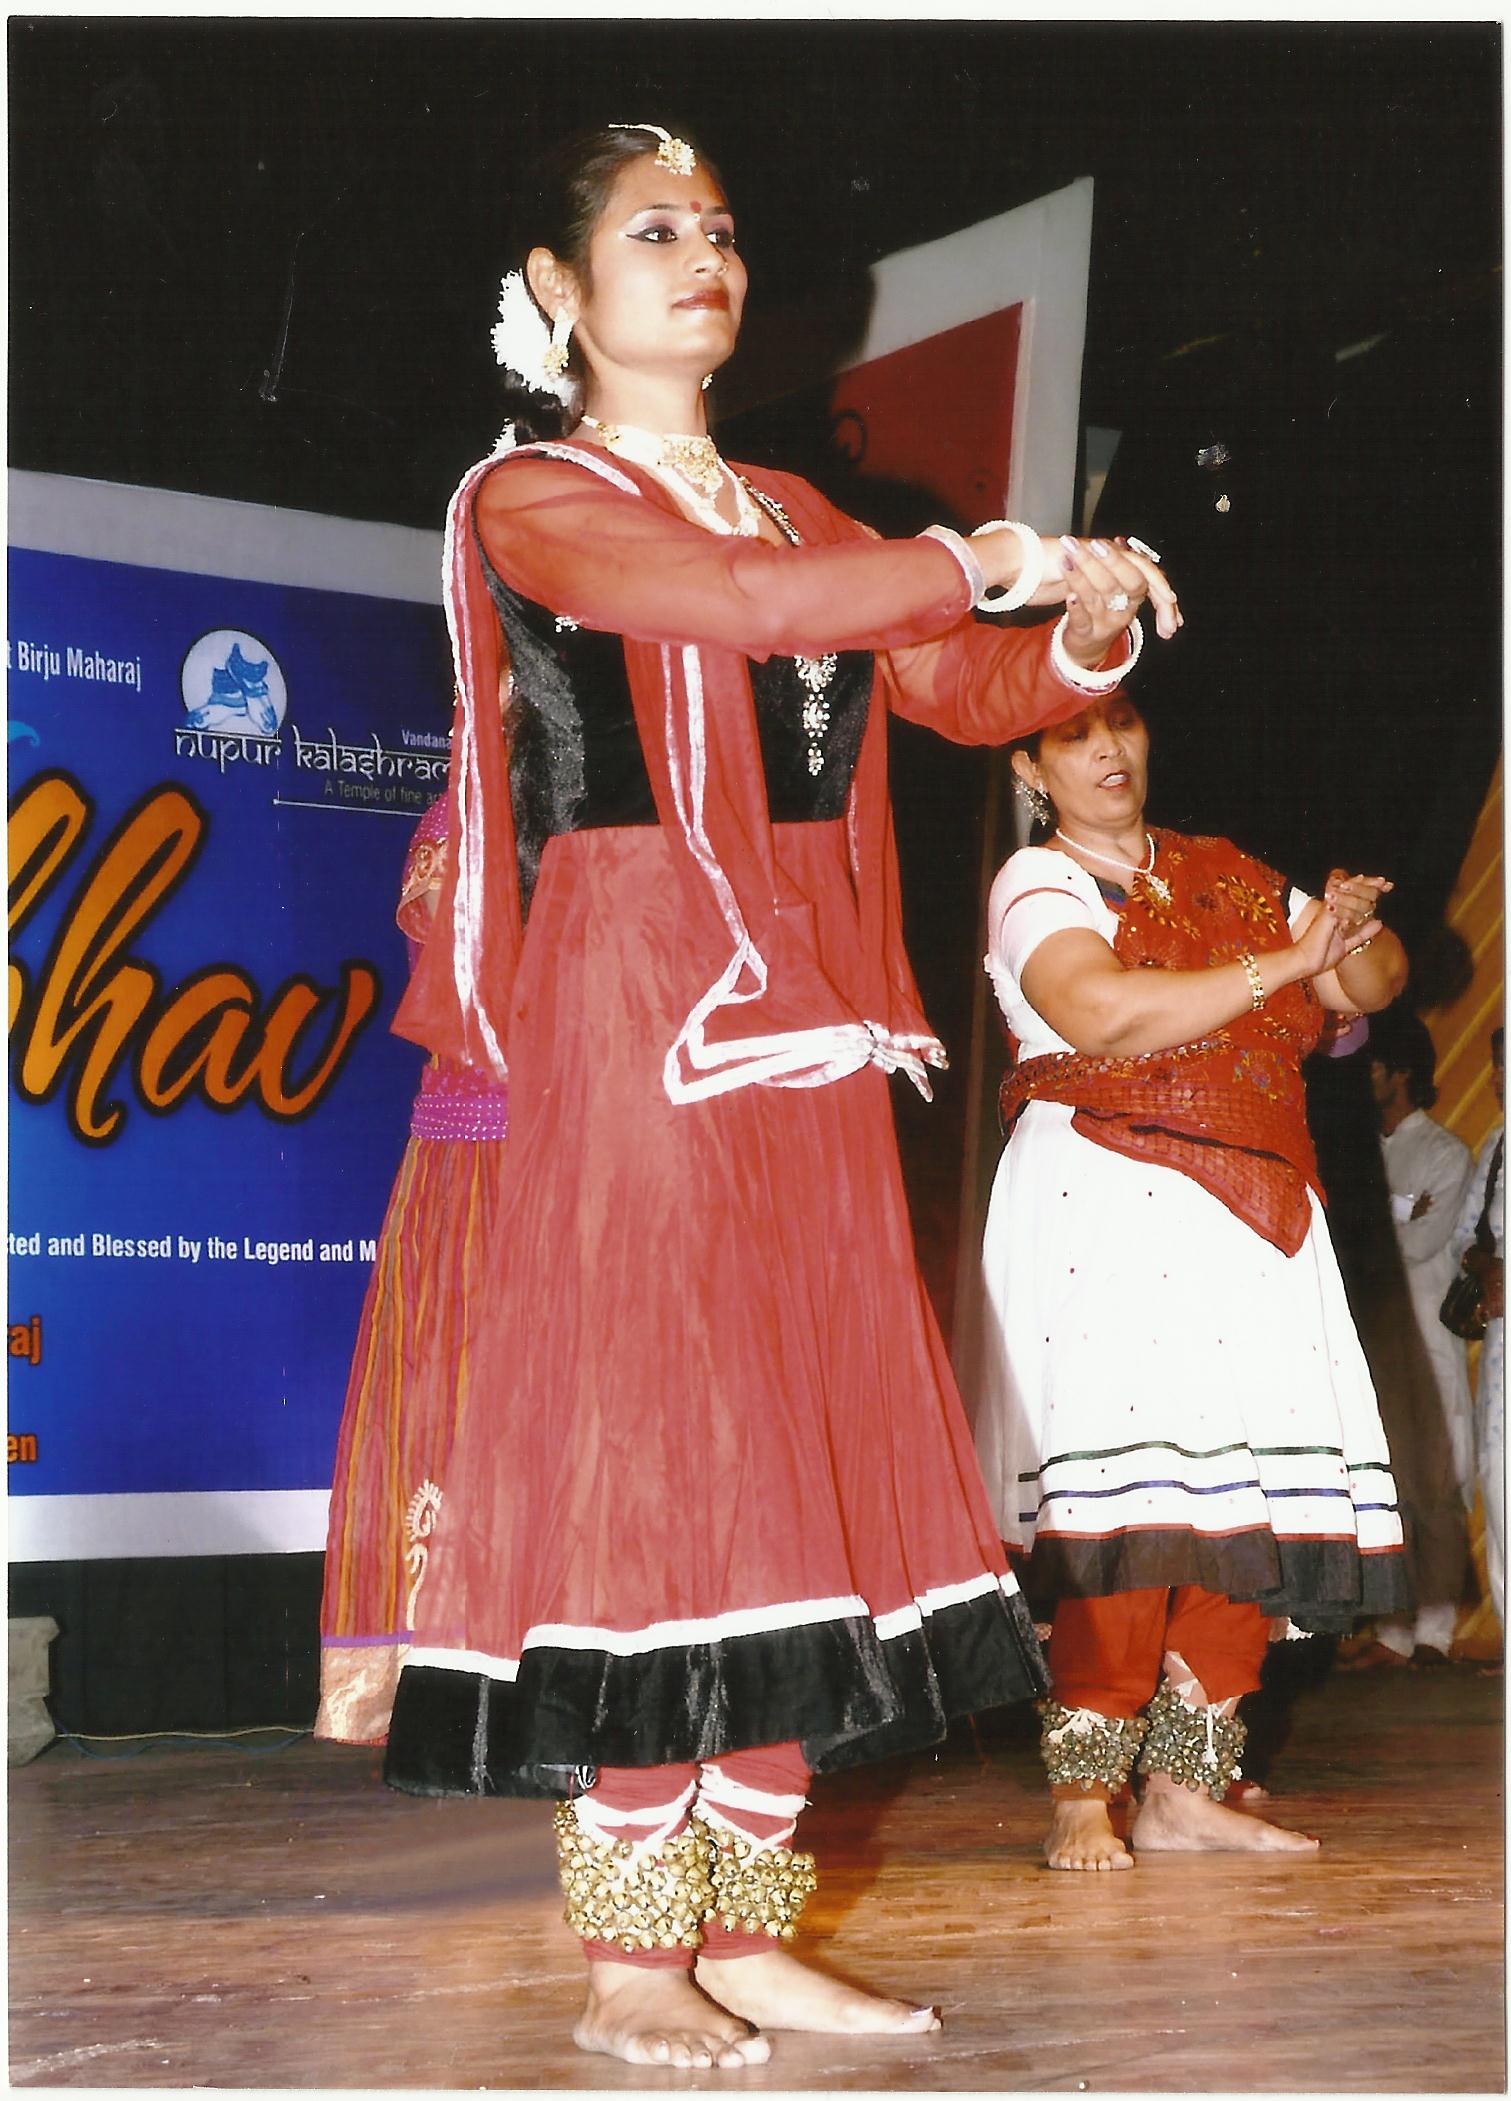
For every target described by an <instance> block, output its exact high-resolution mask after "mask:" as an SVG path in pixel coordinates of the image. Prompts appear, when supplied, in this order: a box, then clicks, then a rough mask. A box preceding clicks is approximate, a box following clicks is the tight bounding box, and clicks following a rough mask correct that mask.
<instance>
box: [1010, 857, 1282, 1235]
mask: <svg viewBox="0 0 1511 2101" xmlns="http://www.w3.org/2000/svg"><path fill="white" fill-rule="evenodd" d="M1157 836H1158V841H1159V863H1158V872H1159V874H1160V875H1161V876H1162V877H1163V878H1164V880H1165V881H1166V882H1167V883H1168V884H1169V886H1170V892H1171V896H1170V902H1169V903H1168V904H1164V903H1162V902H1161V901H1160V899H1159V898H1158V897H1157V896H1155V894H1154V893H1153V892H1152V891H1151V890H1150V888H1149V886H1148V885H1147V884H1146V883H1136V884H1135V886H1134V893H1133V895H1131V896H1130V897H1129V900H1128V903H1127V906H1126V907H1125V909H1124V911H1123V913H1122V917H1121V923H1120V925H1119V928H1118V934H1117V939H1116V941H1115V942H1114V944H1113V948H1114V952H1115V954H1116V955H1117V957H1118V960H1119V961H1120V962H1121V963H1123V964H1125V965H1126V966H1127V967H1129V968H1130V969H1140V968H1141V969H1154V970H1199V969H1202V968H1204V967H1206V966H1209V965H1212V964H1217V963H1228V962H1233V961H1236V960H1237V958H1238V957H1239V956H1240V955H1242V954H1243V952H1244V951H1245V950H1246V949H1251V950H1254V951H1256V952H1257V951H1260V950H1264V949H1273V948H1279V947H1281V946H1282V945H1283V943H1284V941H1285V940H1286V939H1287V938H1288V921H1287V913H1286V885H1285V883H1284V881H1283V879H1282V878H1281V877H1280V876H1279V875H1277V874H1276V873H1275V871H1274V870H1273V869H1271V868H1266V867H1265V866H1264V864H1263V863H1262V862H1260V861H1256V860H1253V859H1252V858H1251V857H1250V856H1249V855H1248V854H1245V853H1242V852H1240V851H1239V849H1238V848H1237V847H1236V846H1234V845H1232V844H1231V843H1230V842H1229V841H1228V840H1226V839H1195V838H1186V837H1184V836H1182V834H1180V833H1179V832H1160V833H1159V834H1158V835H1157ZM1322 1022H1323V1013H1322V1008H1321V1006H1320V1005H1319V1003H1318V1000H1317V995H1316V993H1315V992H1314V990H1313V989H1312V986H1311V984H1310V983H1309V982H1307V981H1305V980H1303V982H1302V983H1301V984H1299V985H1288V986H1286V987H1285V988H1284V990H1283V991H1280V992H1278V993H1275V994H1274V995H1273V996H1272V997H1271V998H1270V999H1268V1000H1266V1001H1265V1004H1264V1006H1263V1007H1261V1008H1260V1009H1259V1010H1258V1011H1257V1012H1256V1013H1253V1014H1245V1015H1243V1016H1242V1017H1241V1019H1239V1020H1237V1021H1233V1022H1230V1023H1229V1024H1228V1026H1227V1027H1226V1028H1223V1029H1219V1030H1217V1031H1216V1032H1215V1033H1214V1034H1213V1035H1211V1036H1209V1037H1204V1038H1202V1039H1201V1040H1200V1041H1198V1042H1195V1043H1186V1044H1180V1045H1178V1046H1177V1047H1176V1048H1175V1049H1173V1050H1165V1051H1149V1052H1145V1053H1143V1054H1142V1055H1140V1056H1137V1057H1130V1058H1097V1057H1092V1056H1090V1055H1088V1054H1087V1053H1084V1052H1081V1051H1068V1052H1058V1053H1050V1054H1048V1055H1045V1056H1042V1057H1036V1058H1028V1059H1025V1060H1024V1062H1023V1063H1022V1064H1020V1065H1018V1066H1016V1067H1015V1068H1014V1069H1013V1070H1012V1071H1011V1072H1009V1073H1008V1075H1007V1077H1006V1078H1005V1079H1004V1081H1003V1083H1002V1093H1001V1107H1002V1121H1003V1127H1004V1129H1006V1130H1007V1131H1008V1132H1009V1133H1011V1128H1012V1125H1013V1124H1014V1123H1015V1122H1016V1120H1017V1118H1018V1116H1019V1114H1020V1113H1021V1112H1022V1110H1023V1108H1024V1106H1025V1104H1026V1103H1028V1102H1030V1101H1052V1102H1064V1103H1067V1104H1069V1105H1070V1106H1071V1107H1073V1108H1074V1110H1075V1112H1076V1113H1075V1117H1074V1126H1075V1128H1076V1130H1078V1131H1080V1132H1081V1133H1082V1134H1083V1135H1084V1136H1085V1137H1087V1138H1090V1139H1092V1140H1094V1141H1095V1143H1096V1144H1098V1145H1105V1146H1107V1147H1108V1148H1109V1150H1110V1151H1112V1152H1116V1153H1126V1154H1127V1155H1129V1156H1130V1157H1131V1158H1134V1159H1141V1160H1157V1161H1159V1162H1160V1163H1161V1164H1162V1165H1163V1166H1166V1167H1173V1168H1175V1169H1176V1170H1177V1171H1178V1172H1179V1173H1181V1174H1185V1175H1189V1176H1190V1177H1191V1179H1192V1180H1193V1181H1195V1182H1200V1183H1201V1185H1202V1187H1203V1188H1204V1189H1207V1190H1210V1191H1211V1193H1212V1195H1214V1196H1215V1197H1217V1198H1218V1199H1219V1200H1220V1201H1221V1202H1222V1203H1224V1204H1226V1205H1227V1207H1228V1209H1229V1210H1230V1211H1231V1212H1232V1213H1233V1214H1234V1216H1235V1217H1236V1218H1241V1219H1242V1220H1243V1222H1244V1224H1245V1225H1247V1226H1251V1227H1252V1228H1253V1230H1254V1231H1255V1232H1256V1233H1259V1234H1261V1235H1262V1236H1263V1238H1264V1239H1266V1240H1269V1241H1272V1242H1273V1243H1274V1245H1275V1246H1276V1247H1278V1248H1280V1249H1281V1250H1282V1252H1283V1253H1285V1254H1287V1255H1294V1254H1295V1253H1296V1251H1297V1250H1298V1249H1299V1248H1300V1246H1301V1244H1302V1242H1303V1241H1304V1240H1305V1238H1306V1235H1307V1232H1308V1229H1309V1227H1310V1224H1311V1206H1310V1204H1309V1202H1308V1199H1307V1190H1308V1188H1311V1189H1314V1190H1316V1192H1317V1194H1318V1196H1319V1197H1320V1196H1321V1195H1322V1193H1323V1192H1322V1187H1321V1182H1320V1179H1319V1177H1318V1173H1317V1156H1316V1153H1315V1151H1314V1149H1313V1146H1312V1138H1311V1132H1310V1130H1309V1129H1308V1127H1307V1121H1306V1096H1305V1090H1304V1087H1303V1084H1302V1079H1301V1061H1302V1059H1303V1058H1305V1056H1306V1055H1307V1053H1308V1052H1309V1051H1310V1050H1312V1049H1313V1048H1314V1047H1315V1045H1316V1043H1317V1040H1318V1038H1319V1036H1320V1035H1321V1032H1322Z"/></svg>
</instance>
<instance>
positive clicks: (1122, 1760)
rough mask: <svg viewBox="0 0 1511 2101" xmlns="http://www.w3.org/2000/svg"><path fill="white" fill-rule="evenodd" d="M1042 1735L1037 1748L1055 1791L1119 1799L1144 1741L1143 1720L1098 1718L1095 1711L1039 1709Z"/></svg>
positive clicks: (1050, 1703)
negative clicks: (1095, 1791)
mask: <svg viewBox="0 0 1511 2101" xmlns="http://www.w3.org/2000/svg"><path fill="white" fill-rule="evenodd" d="M1039 1715H1040V1719H1041V1721H1042V1723H1043V1734H1042V1736H1041V1738H1040V1743H1039V1748H1040V1751H1041V1753H1042V1755H1043V1758H1044V1769H1045V1771H1046V1772H1047V1773H1048V1775H1049V1781H1050V1785H1051V1786H1052V1787H1076V1786H1079V1787H1084V1788H1085V1789H1086V1791H1087V1792H1088V1793H1090V1791H1091V1789H1092V1788H1094V1787H1105V1788H1106V1789H1107V1790H1108V1793H1109V1794H1113V1795H1115V1794H1117V1793H1118V1792H1119V1791H1120V1790H1121V1789H1122V1788H1124V1787H1126V1786H1127V1784H1128V1775H1129V1774H1130V1773H1131V1772H1132V1770H1133V1761H1134V1758H1135V1757H1136V1756H1137V1753H1138V1747H1139V1745H1140V1744H1141V1743H1142V1742H1143V1740H1144V1727H1145V1724H1144V1719H1143V1717H1142V1715H1132V1716H1129V1717H1126V1718H1125V1717H1123V1716H1121V1715H1116V1714H1098V1713H1097V1712H1096V1710H1095V1709H1094V1708H1091V1707H1062V1706H1061V1705H1060V1703H1059V1701H1058V1700H1043V1701H1041V1702H1040V1704H1039Z"/></svg>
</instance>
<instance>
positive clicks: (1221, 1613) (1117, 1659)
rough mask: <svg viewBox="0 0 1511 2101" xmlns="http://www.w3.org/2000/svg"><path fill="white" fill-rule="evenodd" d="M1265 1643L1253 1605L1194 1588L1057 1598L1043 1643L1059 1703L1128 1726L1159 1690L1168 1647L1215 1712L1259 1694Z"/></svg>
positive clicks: (1258, 1613)
mask: <svg viewBox="0 0 1511 2101" xmlns="http://www.w3.org/2000/svg"><path fill="white" fill-rule="evenodd" d="M1268 1641H1269V1631H1268V1625H1267V1622H1266V1620H1265V1616H1264V1614H1263V1613H1262V1612H1261V1611H1260V1609H1259V1607H1258V1606H1257V1605H1254V1604H1240V1603H1238V1602H1236V1601H1235V1600H1234V1599H1232V1598H1225V1597H1221V1596H1219V1595H1218V1593H1217V1592H1215V1591H1211V1590H1200V1589H1198V1588H1197V1586H1196V1585H1195V1584H1194V1583H1186V1584H1182V1585H1181V1586H1180V1587H1179V1588H1178V1589H1176V1590H1124V1591H1119V1592H1117V1593H1116V1595H1114V1596H1112V1597H1108V1598H1062V1599H1061V1601H1060V1603H1059V1604H1058V1605H1057V1606H1056V1607H1055V1618H1054V1631H1053V1632H1052V1633H1051V1635H1050V1638H1049V1671H1050V1676H1051V1677H1052V1678H1053V1680H1054V1696H1055V1698H1056V1699H1057V1700H1059V1701H1060V1702H1061V1703H1062V1705H1064V1706H1066V1707H1090V1708H1091V1709H1092V1710H1093V1711H1094V1712H1095V1713H1097V1714H1107V1715H1116V1716H1118V1717H1119V1718H1121V1719H1123V1720H1127V1719H1130V1718H1131V1717H1132V1716H1133V1715H1136V1714H1138V1713H1140V1712H1141V1711H1142V1710H1143V1709H1144V1708H1145V1707H1147V1706H1148V1704H1149V1702H1150V1701H1151V1700H1152V1699H1153V1697H1154V1695H1155V1693H1156V1692H1157V1691H1158V1689H1159V1681H1160V1667H1161V1664H1162V1662H1163V1659H1164V1655H1165V1651H1166V1650H1167V1649H1174V1650H1175V1651H1176V1653H1177V1654H1178V1655H1181V1656H1183V1657H1184V1658H1185V1660H1186V1662H1187V1663H1188V1664H1189V1665H1190V1666H1191V1669H1192V1671H1193V1672H1194V1673H1195V1675H1196V1678H1197V1680H1198V1682H1199V1683H1200V1685H1201V1689H1202V1692H1203V1693H1204V1694H1205V1695H1206V1698H1207V1699H1208V1701H1209V1702H1210V1703H1211V1704H1212V1705H1213V1706H1214V1707H1216V1706H1218V1705H1220V1704H1221V1702H1222V1701H1224V1700H1233V1699H1237V1698H1238V1697H1239V1696H1240V1695H1241V1694H1243V1693H1246V1692H1254V1691H1256V1690H1257V1689H1258V1685H1259V1671H1260V1666H1261V1665H1262V1664H1263V1662H1264V1652H1265V1649H1266V1647H1267V1646H1268Z"/></svg>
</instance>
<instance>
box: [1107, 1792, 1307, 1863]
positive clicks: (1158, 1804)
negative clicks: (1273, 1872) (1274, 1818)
mask: <svg viewBox="0 0 1511 2101" xmlns="http://www.w3.org/2000/svg"><path fill="white" fill-rule="evenodd" d="M1128 1835H1129V1838H1130V1839H1131V1840H1132V1842H1133V1848H1134V1851H1135V1852H1136V1853H1315V1852H1316V1851H1317V1845H1318V1842H1317V1840H1316V1839H1314V1838H1308V1837H1307V1835H1306V1833H1305V1832H1304V1831H1287V1830H1285V1829H1284V1828H1283V1827H1282V1826H1281V1825H1279V1824H1269V1823H1266V1822H1265V1820H1264V1818H1263V1817H1260V1816H1255V1815H1254V1813H1253V1812H1252V1810H1242V1809H1229V1808H1227V1807H1226V1806H1225V1805H1224V1804H1223V1803H1221V1802H1214V1801H1213V1800H1212V1797H1211V1796H1210V1795H1208V1794H1196V1793H1195V1792H1194V1791H1193V1790H1192V1789H1191V1788H1189V1787H1182V1786H1181V1785H1180V1784H1179V1782H1178V1781H1175V1780H1172V1779H1171V1777H1170V1775H1169V1774H1168V1773H1151V1774H1150V1775H1149V1785H1148V1787H1147V1788H1146V1789H1145V1791H1144V1799H1143V1801H1142V1802H1141V1803H1140V1805H1139V1808H1138V1812H1137V1814H1136V1815H1135V1817H1134V1819H1133V1825H1132V1828H1131V1830H1130V1831H1129V1834H1128Z"/></svg>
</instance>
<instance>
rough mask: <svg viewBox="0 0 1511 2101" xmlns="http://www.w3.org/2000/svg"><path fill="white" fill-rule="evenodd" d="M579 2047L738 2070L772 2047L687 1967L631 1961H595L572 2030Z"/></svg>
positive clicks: (627, 2058)
mask: <svg viewBox="0 0 1511 2101" xmlns="http://www.w3.org/2000/svg"><path fill="white" fill-rule="evenodd" d="M572 2040H573V2042H574V2043H576V2045H577V2047H578V2049H579V2050H595V2051H597V2052H598V2054H599V2055H600V2056H602V2057H621V2058H623V2060H624V2062H625V2063H626V2064H629V2065H675V2066H677V2067H678V2068H679V2069H686V2070H693V2071H708V2070H714V2069H716V2070H718V2071H721V2072H731V2071H737V2070H738V2069H739V2068H740V2066H742V2065H763V2064H765V2062H766V2060H767V2059H768V2058H769V2057H770V2055H771V2045H770V2043H769V2042H768V2041H767V2040H766V2038H765V2036H764V2035H752V2034H751V2033H750V2030H749V2029H748V2028H747V2026H746V2024H745V2022H744V2021H743V2020H740V2019H738V2018H736V2017H735V2016H733V2015H732V2014H730V2013H728V2012H726V2011H725V2009H724V2008H723V2007H722V2006H715V2005H714V2004H713V2003H712V2002H711V2001H710V2000H708V1999H705V1998H704V1996H703V1994H702V1992H700V1991H699V1990H698V1988H697V1986H696V1985H695V1984H694V1983H693V1981H692V1977H691V1975H690V1973H689V1972H688V1971H686V1970H651V1969H641V1968H639V1967H638V1965H636V1964H635V1963H629V1962H595V1963H590V1964H589V1965H588V2003H587V2005H586V2006H585V2007H584V2008H583V2012H582V2019H581V2020H580V2021H579V2022H578V2023H577V2026H576V2027H575V2028H574V2029H573V2031H572Z"/></svg>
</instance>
